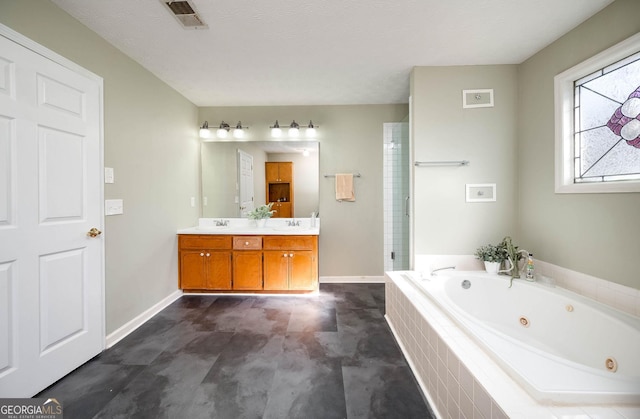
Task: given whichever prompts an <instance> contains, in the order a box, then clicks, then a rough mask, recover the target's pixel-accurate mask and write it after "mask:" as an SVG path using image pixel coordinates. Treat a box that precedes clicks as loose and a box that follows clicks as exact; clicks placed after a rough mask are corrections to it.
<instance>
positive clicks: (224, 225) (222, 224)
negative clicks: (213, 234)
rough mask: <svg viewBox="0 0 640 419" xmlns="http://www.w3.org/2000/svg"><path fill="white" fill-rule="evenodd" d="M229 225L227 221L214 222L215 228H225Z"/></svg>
mask: <svg viewBox="0 0 640 419" xmlns="http://www.w3.org/2000/svg"><path fill="white" fill-rule="evenodd" d="M228 225H229V220H216V227H226V226H228Z"/></svg>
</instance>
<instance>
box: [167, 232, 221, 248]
mask: <svg viewBox="0 0 640 419" xmlns="http://www.w3.org/2000/svg"><path fill="white" fill-rule="evenodd" d="M178 240H179V247H180V249H231V236H218V235H202V236H198V235H191V234H188V235H186V234H185V235H180V236H178Z"/></svg>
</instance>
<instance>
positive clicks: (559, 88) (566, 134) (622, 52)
mask: <svg viewBox="0 0 640 419" xmlns="http://www.w3.org/2000/svg"><path fill="white" fill-rule="evenodd" d="M639 50H640V33H638V34H635V35H633V36H632V37H630V38H628V39H626V40H624V41H622V42H620V43H619V44H616V45H614V46H612V47H611V48H608V49H606V50H604V51H602V52H601V53H599V54H597V55H595V56H593V57H591V58H589V59H588V60H586V61H583V62H581V63H580V64H578V65H575V66H573V67H571V68H570V69H568V70H566V71H564V72H562V73H560V74H558V75H557V76H555V77H554V79H553V81H554V103H555V105H554V106H555V192H556V193H604V192H640V181H625V182H597V183H590V182H589V183H574V173H575V172H574V158H573V157H574V141H573V129H574V128H573V127H574V121H573V119H574V118H573V117H574V114H573V100H574V92H573V83H574V81H575V80H578V79H580V78H582V77H584V76H586V75H588V74H590V73H593V72H594V71H597V70H599V69H601V68H603V67H606V66H607V65H609V64H612V63H614V62H616V61H618V60H621V59H623V58H625V57H628V56H629V55H632V54H634V53H636V52H638V51H639Z"/></svg>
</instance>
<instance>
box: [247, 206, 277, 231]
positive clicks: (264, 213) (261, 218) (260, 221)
mask: <svg viewBox="0 0 640 419" xmlns="http://www.w3.org/2000/svg"><path fill="white" fill-rule="evenodd" d="M271 207H273V202H270V203H268V204H265V205H260V206H259V207H258V208H256V209H254V210H253V211H249V212H248V213H247V218H249V219H250V220H256V224H257V226H258V227H264V225H265V224H266V223H267V219H269V218H271V216H272V215H273V213H274V212H276V210H272V209H271Z"/></svg>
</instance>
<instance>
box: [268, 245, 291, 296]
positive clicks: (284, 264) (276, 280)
mask: <svg viewBox="0 0 640 419" xmlns="http://www.w3.org/2000/svg"><path fill="white" fill-rule="evenodd" d="M285 255H286V256H285ZM288 255H289V253H287V252H285V251H281V250H277V251H265V252H264V289H265V290H287V289H289V284H288V280H287V279H288V277H289V256H288Z"/></svg>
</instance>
